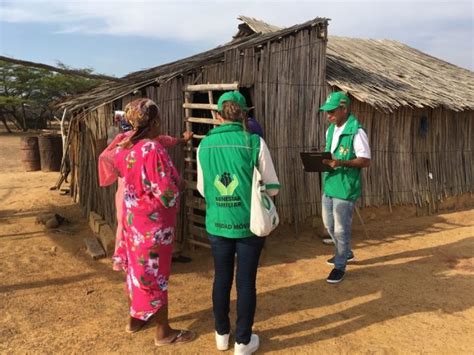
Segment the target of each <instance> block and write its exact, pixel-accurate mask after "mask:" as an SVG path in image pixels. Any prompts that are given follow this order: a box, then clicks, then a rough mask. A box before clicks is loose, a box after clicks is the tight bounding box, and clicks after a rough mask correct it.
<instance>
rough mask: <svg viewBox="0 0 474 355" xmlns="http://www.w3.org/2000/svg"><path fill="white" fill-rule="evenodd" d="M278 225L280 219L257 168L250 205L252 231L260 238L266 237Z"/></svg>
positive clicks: (254, 174)
mask: <svg viewBox="0 0 474 355" xmlns="http://www.w3.org/2000/svg"><path fill="white" fill-rule="evenodd" d="M278 223H280V218H279V217H278V213H277V210H276V207H275V204H274V203H273V200H272V199H271V198H270V196H269V195H268V194H267V192H266V191H265V185H264V184H263V182H262V176H261V175H260V172H259V171H258V169H257V167H254V168H253V178H252V200H251V203H250V231H251V232H252V233H253V234H255V235H257V236H259V237H266V236H267V235H269V234H270V233H271V232H272V231H273V230H274V229H275V228H276V227H277V226H278Z"/></svg>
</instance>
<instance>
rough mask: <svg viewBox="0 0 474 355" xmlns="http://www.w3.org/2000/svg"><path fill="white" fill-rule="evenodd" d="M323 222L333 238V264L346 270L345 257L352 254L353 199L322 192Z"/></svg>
mask: <svg viewBox="0 0 474 355" xmlns="http://www.w3.org/2000/svg"><path fill="white" fill-rule="evenodd" d="M322 207H323V208H322V217H323V223H324V226H325V227H326V229H327V230H328V233H329V235H330V236H331V238H332V239H333V240H334V244H335V249H336V250H335V253H334V266H335V268H336V269H339V270H341V271H346V264H347V258H348V257H351V256H353V253H352V248H351V236H352V214H353V212H354V207H355V201H351V200H341V199H338V198H334V197H329V196H326V195H325V194H323V204H322Z"/></svg>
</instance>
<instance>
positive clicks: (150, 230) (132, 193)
mask: <svg viewBox="0 0 474 355" xmlns="http://www.w3.org/2000/svg"><path fill="white" fill-rule="evenodd" d="M115 167H116V169H117V170H118V172H119V174H120V176H122V177H123V180H124V203H123V214H122V228H123V240H122V243H121V244H120V245H119V246H118V248H117V250H116V252H115V255H114V257H113V259H114V262H115V263H121V264H122V267H123V268H124V270H125V271H126V273H127V277H126V284H127V291H128V296H129V298H130V315H131V316H132V317H134V318H138V319H141V320H148V319H149V318H150V317H151V316H152V315H153V314H154V313H156V312H157V311H158V310H159V309H160V308H161V306H163V305H166V304H167V303H168V292H167V290H168V279H169V275H170V270H171V256H172V251H173V239H174V234H175V221H176V213H177V211H178V199H179V189H178V185H179V182H180V177H179V175H178V172H177V171H176V169H175V167H174V166H173V163H172V161H171V159H170V157H169V155H168V153H167V152H166V150H165V149H164V148H163V146H162V145H161V144H160V143H158V142H157V141H156V140H148V139H144V140H141V141H139V142H138V143H137V144H135V145H134V146H133V147H132V148H130V149H122V148H116V155H115Z"/></svg>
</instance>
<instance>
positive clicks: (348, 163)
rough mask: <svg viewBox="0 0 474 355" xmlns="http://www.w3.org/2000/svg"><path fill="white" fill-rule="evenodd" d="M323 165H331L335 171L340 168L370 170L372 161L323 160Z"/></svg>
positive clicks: (357, 159)
mask: <svg viewBox="0 0 474 355" xmlns="http://www.w3.org/2000/svg"><path fill="white" fill-rule="evenodd" d="M323 164H326V165H329V166H330V167H331V168H333V169H334V168H337V167H339V166H345V167H348V168H359V169H362V168H368V167H369V166H370V159H367V158H355V159H352V160H335V159H323Z"/></svg>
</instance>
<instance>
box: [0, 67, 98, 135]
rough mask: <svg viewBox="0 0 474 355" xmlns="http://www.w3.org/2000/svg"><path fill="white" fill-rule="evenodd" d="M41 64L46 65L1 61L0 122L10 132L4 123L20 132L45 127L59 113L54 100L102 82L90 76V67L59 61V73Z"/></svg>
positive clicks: (88, 88)
mask: <svg viewBox="0 0 474 355" xmlns="http://www.w3.org/2000/svg"><path fill="white" fill-rule="evenodd" d="M42 67H46V66H45V65H41V64H38V66H37V67H32V66H25V65H21V64H16V63H13V62H11V61H6V60H0V121H2V122H3V124H4V126H5V128H6V129H7V130H8V131H9V132H10V128H9V126H8V124H7V122H11V123H13V125H14V126H15V127H16V128H17V129H19V130H22V131H27V130H28V129H30V128H32V129H41V128H46V127H47V125H48V121H50V120H52V119H54V116H57V117H60V115H61V113H60V112H56V109H55V108H54V107H53V105H52V104H53V103H54V102H57V101H59V100H62V99H64V98H66V97H68V96H71V95H76V94H80V93H83V92H85V91H88V90H90V89H92V88H94V87H95V86H97V85H99V84H101V83H102V82H104V79H96V78H93V77H94V75H93V74H92V72H93V69H79V70H77V69H76V70H72V69H70V68H68V67H67V66H66V65H64V64H62V63H58V69H59V70H61V71H62V72H60V73H58V72H55V71H52V70H48V69H44V68H42ZM68 71H70V72H74V74H68ZM81 73H82V74H84V75H85V76H82V75H81Z"/></svg>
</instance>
